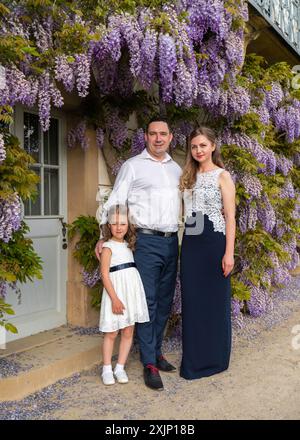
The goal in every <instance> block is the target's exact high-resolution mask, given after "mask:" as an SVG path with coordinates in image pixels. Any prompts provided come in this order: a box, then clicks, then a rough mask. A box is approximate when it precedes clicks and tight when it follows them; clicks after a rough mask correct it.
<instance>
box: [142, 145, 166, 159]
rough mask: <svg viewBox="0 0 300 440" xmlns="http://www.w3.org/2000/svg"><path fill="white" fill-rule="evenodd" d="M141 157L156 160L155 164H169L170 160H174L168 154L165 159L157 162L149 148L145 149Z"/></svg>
mask: <svg viewBox="0 0 300 440" xmlns="http://www.w3.org/2000/svg"><path fill="white" fill-rule="evenodd" d="M141 156H142V157H143V158H145V159H151V160H154V162H168V161H169V160H172V158H171V156H170V155H169V154H168V153H165V158H164V159H163V160H157V159H155V158H154V157H152V156H151V154H149V153H148V151H147V148H145V149H144V150H143V151H142V152H141Z"/></svg>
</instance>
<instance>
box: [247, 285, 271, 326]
mask: <svg viewBox="0 0 300 440" xmlns="http://www.w3.org/2000/svg"><path fill="white" fill-rule="evenodd" d="M250 291H251V298H250V300H249V301H248V302H247V304H248V309H249V312H250V315H251V316H253V317H255V318H256V317H258V316H261V315H263V314H264V313H268V312H269V311H271V310H272V308H273V302H272V298H271V296H270V294H269V293H268V292H267V291H266V290H265V289H263V288H262V287H257V286H253V285H250Z"/></svg>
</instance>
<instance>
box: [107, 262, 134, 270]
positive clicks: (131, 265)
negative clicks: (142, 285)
mask: <svg viewBox="0 0 300 440" xmlns="http://www.w3.org/2000/svg"><path fill="white" fill-rule="evenodd" d="M128 267H136V264H135V263H123V264H118V265H117V266H113V267H111V268H110V269H109V271H110V272H116V270H122V269H127V268H128Z"/></svg>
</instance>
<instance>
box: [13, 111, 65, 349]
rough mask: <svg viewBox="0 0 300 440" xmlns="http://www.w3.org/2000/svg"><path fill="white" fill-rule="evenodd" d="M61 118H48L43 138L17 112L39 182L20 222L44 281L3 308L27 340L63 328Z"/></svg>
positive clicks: (30, 117) (29, 117)
mask: <svg viewBox="0 0 300 440" xmlns="http://www.w3.org/2000/svg"><path fill="white" fill-rule="evenodd" d="M63 132H64V121H63V118H62V117H55V116H54V117H52V118H51V124H50V129H49V131H48V132H47V133H43V132H42V130H41V127H40V124H39V121H38V115H37V114H36V113H34V112H31V111H30V112H29V111H26V110H24V109H22V108H17V109H16V112H15V134H16V135H17V136H18V138H19V139H20V141H21V143H22V145H23V147H24V148H25V150H26V151H27V152H28V153H29V154H31V155H32V156H33V157H34V159H35V160H36V163H35V164H34V165H33V166H32V169H33V170H34V171H35V172H36V173H37V174H38V175H39V177H40V179H41V181H40V184H39V188H38V196H37V198H36V199H35V200H31V201H29V202H26V203H25V204H24V220H25V222H26V223H27V224H28V226H29V227H30V232H29V234H28V237H30V238H31V239H32V240H33V245H34V248H35V250H36V252H37V253H38V255H39V256H40V257H41V258H42V260H43V279H42V280H34V281H33V282H28V283H26V284H25V285H19V288H20V291H21V303H20V304H18V299H17V296H16V294H15V292H9V295H8V297H7V302H8V303H9V304H12V306H13V309H14V310H15V312H16V315H15V316H14V317H12V318H11V319H10V321H11V322H12V323H13V324H14V325H15V326H16V327H17V328H18V330H19V333H18V335H13V334H10V333H8V334H7V340H8V341H9V340H14V339H18V338H21V337H25V336H29V335H31V334H34V333H38V332H40V331H43V330H48V329H50V328H53V327H56V326H59V325H62V324H65V323H66V278H67V251H66V250H63V249H62V238H63V237H62V223H61V221H62V220H63V219H65V221H66V211H67V209H66V208H67V207H66V166H67V165H66V151H65V145H64V142H63V139H64V134H63Z"/></svg>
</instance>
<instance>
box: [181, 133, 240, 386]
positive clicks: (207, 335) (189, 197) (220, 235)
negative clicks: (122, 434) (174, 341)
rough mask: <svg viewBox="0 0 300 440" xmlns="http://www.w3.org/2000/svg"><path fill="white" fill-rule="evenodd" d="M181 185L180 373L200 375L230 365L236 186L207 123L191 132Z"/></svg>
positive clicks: (212, 372) (188, 377)
mask: <svg viewBox="0 0 300 440" xmlns="http://www.w3.org/2000/svg"><path fill="white" fill-rule="evenodd" d="M180 190H181V191H183V193H184V194H183V198H184V210H185V218H186V224H185V231H184V236H183V241H182V249H181V265H180V271H181V287H182V333H183V335H182V337H183V340H182V349H183V352H182V362H181V368H180V375H181V376H182V377H184V378H185V379H198V378H201V377H206V376H211V375H213V374H216V373H219V372H221V371H224V370H226V369H227V368H228V365H229V358H230V351H231V289H230V272H231V271H232V269H233V266H234V240H235V187H234V183H233V181H232V179H231V176H230V174H229V173H228V172H227V171H225V170H224V165H223V163H222V160H221V157H220V152H219V149H218V147H217V145H216V137H215V133H214V131H213V130H212V129H210V128H208V127H199V128H197V129H196V130H194V131H193V132H192V133H191V135H190V138H189V145H188V152H187V160H186V165H185V167H184V169H183V173H182V176H181V179H180Z"/></svg>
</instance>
